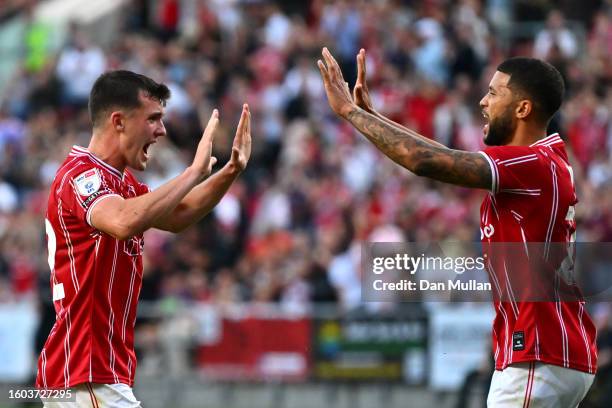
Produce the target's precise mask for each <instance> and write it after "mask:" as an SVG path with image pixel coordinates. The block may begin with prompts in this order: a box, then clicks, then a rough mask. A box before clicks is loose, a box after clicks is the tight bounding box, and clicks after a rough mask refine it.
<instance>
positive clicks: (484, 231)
mask: <svg viewBox="0 0 612 408" xmlns="http://www.w3.org/2000/svg"><path fill="white" fill-rule="evenodd" d="M494 233H495V228H494V227H493V224H489V225H485V226H484V227H481V228H480V239H483V238H484V237H487V238H491V237H492V236H493V234H494Z"/></svg>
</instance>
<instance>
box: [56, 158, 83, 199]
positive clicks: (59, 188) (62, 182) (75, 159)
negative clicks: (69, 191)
mask: <svg viewBox="0 0 612 408" xmlns="http://www.w3.org/2000/svg"><path fill="white" fill-rule="evenodd" d="M81 157H82V156H77V157H75V158H74V159H72V160H70V161H69V162H68V163H66V164H64V165H63V166H62V167H61V168H60V169H59V170H58V171H57V173H58V174H59V173H60V172H61V171H62V169H64V167H67V166H70V165H72V164H73V162H75V161H76V162H77V163H74V167H73V168H71V169H70V170H68V171H67V172H65V173H64V176H63V177H62V181H61V182H60V183H59V186H58V187H57V188H56V189H55V194H59V193H60V192H61V191H62V189H63V188H64V183H65V182H66V179H67V178H68V175H69V174H70V173H72V172H73V171H75V170H76V169H77V168H78V167H77V166H78V165H79V164H81V163H83V164H85V162H83V161H81V160H80V159H81Z"/></svg>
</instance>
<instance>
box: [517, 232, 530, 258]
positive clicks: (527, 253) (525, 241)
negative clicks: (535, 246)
mask: <svg viewBox="0 0 612 408" xmlns="http://www.w3.org/2000/svg"><path fill="white" fill-rule="evenodd" d="M519 228H520V229H521V237H522V238H523V247H524V248H525V255H527V259H529V248H528V247H527V238H525V231H524V230H523V226H522V225H519Z"/></svg>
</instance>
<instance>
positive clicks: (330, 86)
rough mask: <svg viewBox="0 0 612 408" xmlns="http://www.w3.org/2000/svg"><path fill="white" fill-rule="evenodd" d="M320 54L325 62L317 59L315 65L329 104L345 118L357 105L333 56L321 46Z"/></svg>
mask: <svg viewBox="0 0 612 408" xmlns="http://www.w3.org/2000/svg"><path fill="white" fill-rule="evenodd" d="M322 55H323V59H324V60H325V63H323V61H321V60H318V61H317V65H318V66H319V70H320V71H321V76H322V77H323V84H324V86H325V93H326V94H327V100H328V102H329V106H330V107H331V108H332V110H333V111H334V112H335V113H336V114H337V115H339V116H341V117H343V118H346V117H347V116H348V114H349V113H350V112H351V111H352V110H354V109H355V108H357V106H356V105H355V103H354V102H353V97H352V95H351V91H350V90H349V86H348V83H347V82H346V81H345V80H344V77H343V76H342V71H341V70H340V66H339V65H338V63H337V62H336V60H335V59H334V57H333V56H332V55H331V53H330V52H329V50H328V49H327V48H323V52H322Z"/></svg>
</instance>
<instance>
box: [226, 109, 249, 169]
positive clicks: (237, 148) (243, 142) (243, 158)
mask: <svg viewBox="0 0 612 408" xmlns="http://www.w3.org/2000/svg"><path fill="white" fill-rule="evenodd" d="M250 157H251V112H250V111H249V105H247V104H246V103H245V104H244V105H243V106H242V114H241V115H240V121H239V122H238V128H237V129H236V136H235V137H234V143H233V145H232V157H231V159H230V165H232V166H234V167H235V168H236V170H238V171H243V170H244V169H245V168H246V165H247V163H248V161H249V158H250Z"/></svg>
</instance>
